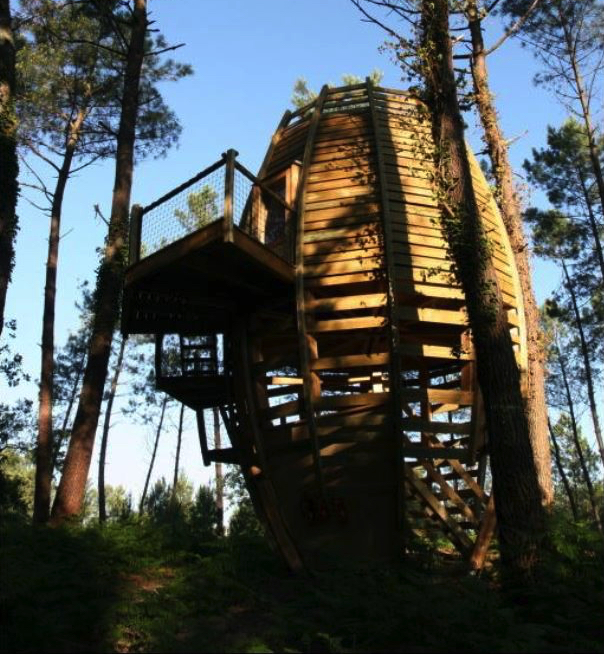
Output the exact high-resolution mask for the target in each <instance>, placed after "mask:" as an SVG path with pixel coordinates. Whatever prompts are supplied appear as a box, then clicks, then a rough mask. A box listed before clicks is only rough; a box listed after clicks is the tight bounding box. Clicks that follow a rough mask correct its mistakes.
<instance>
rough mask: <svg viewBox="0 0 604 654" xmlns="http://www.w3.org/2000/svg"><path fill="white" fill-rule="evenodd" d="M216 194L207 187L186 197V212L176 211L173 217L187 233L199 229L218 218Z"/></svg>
mask: <svg viewBox="0 0 604 654" xmlns="http://www.w3.org/2000/svg"><path fill="white" fill-rule="evenodd" d="M217 201H218V193H217V192H216V191H215V190H214V189H213V188H212V187H211V186H209V185H207V184H206V185H205V186H203V187H202V188H201V189H200V190H199V191H194V192H192V193H189V195H188V196H187V211H183V210H182V209H176V210H175V211H174V216H175V218H176V219H177V220H178V222H179V223H180V224H181V225H182V226H183V227H184V228H185V229H186V231H187V232H193V231H195V230H196V229H201V228H202V227H204V226H205V225H209V224H210V223H211V222H213V221H214V220H216V219H217V218H219V209H218V202H217Z"/></svg>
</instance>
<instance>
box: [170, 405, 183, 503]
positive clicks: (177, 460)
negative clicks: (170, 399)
mask: <svg viewBox="0 0 604 654" xmlns="http://www.w3.org/2000/svg"><path fill="white" fill-rule="evenodd" d="M184 416H185V405H184V404H181V405H180V416H179V418H178V435H177V437H176V456H175V457H174V479H173V480H172V498H171V500H172V505H173V506H175V505H176V499H177V498H176V484H177V483H178V469H179V467H180V446H181V445H182V423H183V419H184Z"/></svg>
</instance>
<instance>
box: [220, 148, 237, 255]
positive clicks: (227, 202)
mask: <svg viewBox="0 0 604 654" xmlns="http://www.w3.org/2000/svg"><path fill="white" fill-rule="evenodd" d="M238 154H239V153H238V152H237V150H233V149H232V148H231V149H230V150H227V151H226V153H225V154H223V155H222V156H223V158H224V159H225V161H226V166H225V171H224V241H225V243H232V242H233V205H234V197H233V196H234V194H235V158H236V157H237V155H238Z"/></svg>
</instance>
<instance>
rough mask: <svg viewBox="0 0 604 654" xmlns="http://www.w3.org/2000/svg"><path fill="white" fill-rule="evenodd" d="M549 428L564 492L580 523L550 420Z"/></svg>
mask: <svg viewBox="0 0 604 654" xmlns="http://www.w3.org/2000/svg"><path fill="white" fill-rule="evenodd" d="M547 426H548V429H549V433H550V436H551V439H552V445H553V446H554V459H555V461H556V467H557V468H558V472H559V473H560V478H561V479H562V484H563V486H564V490H565V491H566V495H567V497H568V502H569V504H570V510H571V513H572V514H573V520H574V521H575V522H578V521H579V513H578V511H577V503H576V502H575V496H574V495H573V492H572V490H571V487H570V484H569V483H568V477H567V476H566V472H565V471H564V466H563V465H562V459H561V457H560V447H559V446H558V440H557V439H556V434H555V432H554V430H553V428H552V423H551V422H550V421H549V418H548V421H547Z"/></svg>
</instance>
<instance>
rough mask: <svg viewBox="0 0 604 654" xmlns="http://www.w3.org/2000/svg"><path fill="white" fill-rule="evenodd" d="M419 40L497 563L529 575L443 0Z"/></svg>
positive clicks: (535, 545)
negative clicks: (471, 368)
mask: <svg viewBox="0 0 604 654" xmlns="http://www.w3.org/2000/svg"><path fill="white" fill-rule="evenodd" d="M421 45H422V52H423V53H425V54H423V56H424V57H425V59H424V61H423V64H424V75H425V80H426V90H427V93H426V95H427V104H428V107H429V111H430V114H431V118H432V132H433V139H434V146H435V153H436V154H435V171H436V175H437V179H436V181H437V192H438V194H439V202H440V205H441V208H442V216H443V219H442V222H443V228H444V231H445V235H446V237H447V240H448V245H449V249H450V252H451V255H452V258H453V261H454V263H455V266H456V273H457V276H458V278H459V280H460V282H461V285H462V287H463V290H464V294H465V297H466V305H467V310H468V317H469V322H470V326H471V328H472V335H473V341H474V347H475V350H476V355H477V373H478V381H479V383H480V387H481V390H482V393H483V397H484V403H485V410H486V417H487V429H488V433H489V439H490V441H489V442H490V450H491V467H492V474H493V489H494V495H495V497H496V498H497V500H496V511H497V523H498V529H499V542H500V547H501V554H502V560H503V562H504V564H505V565H506V567H507V569H508V570H509V572H511V573H515V574H518V575H520V576H521V577H523V578H525V579H528V578H530V576H531V575H532V572H533V570H534V568H535V565H536V564H537V562H538V560H539V556H540V547H541V544H542V541H543V536H544V534H545V512H544V510H543V506H542V502H541V491H540V488H539V484H538V482H537V472H536V467H535V462H534V458H533V452H532V447H531V441H530V436H529V426H528V422H527V417H526V414H525V408H524V399H523V397H522V393H521V388H520V373H519V370H518V366H517V364H516V359H515V355H514V350H513V345H512V339H511V335H510V332H509V327H508V323H507V312H506V310H505V307H504V305H503V301H502V298H501V292H500V291H499V287H498V283H497V277H496V274H495V269H494V267H493V263H492V261H491V258H490V255H489V250H488V241H487V238H486V235H485V233H484V229H483V227H482V223H481V220H480V215H479V212H478V207H477V204H476V198H475V196H474V190H473V187H472V178H471V172H470V166H469V161H468V156H467V151H466V146H465V141H464V133H463V130H464V127H463V119H462V116H461V112H460V110H459V105H458V100H457V89H456V84H455V74H454V69H453V55H452V48H451V41H450V37H449V15H448V3H447V0H432V1H429V0H424V2H423V3H422V44H421Z"/></svg>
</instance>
